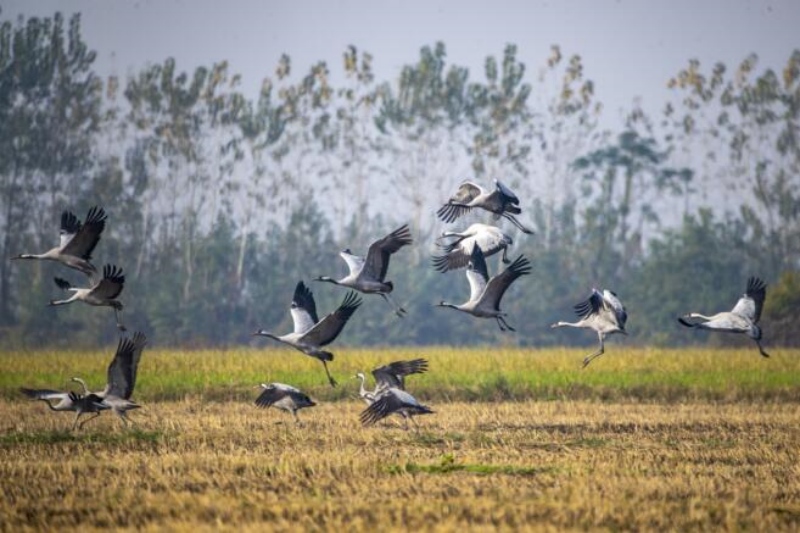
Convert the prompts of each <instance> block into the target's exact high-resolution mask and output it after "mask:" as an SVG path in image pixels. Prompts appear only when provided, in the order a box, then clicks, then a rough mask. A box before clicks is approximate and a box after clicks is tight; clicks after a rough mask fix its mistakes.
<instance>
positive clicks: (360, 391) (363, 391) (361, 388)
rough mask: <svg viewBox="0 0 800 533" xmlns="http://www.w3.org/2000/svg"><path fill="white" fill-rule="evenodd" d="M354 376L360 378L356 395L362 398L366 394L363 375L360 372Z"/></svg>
mask: <svg viewBox="0 0 800 533" xmlns="http://www.w3.org/2000/svg"><path fill="white" fill-rule="evenodd" d="M356 377H357V378H358V379H360V380H361V386H360V387H359V389H358V395H359V396H361V397H362V398H363V397H365V396H366V395H367V389H366V388H364V381H365V379H366V378H365V377H364V374H362V373H361V372H359V373H358V374H356Z"/></svg>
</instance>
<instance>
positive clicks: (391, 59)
mask: <svg viewBox="0 0 800 533" xmlns="http://www.w3.org/2000/svg"><path fill="white" fill-rule="evenodd" d="M56 10H61V12H62V13H64V14H71V13H73V12H81V13H82V15H83V34H84V38H85V39H86V41H87V42H88V44H89V45H90V46H91V47H92V48H94V49H95V50H96V51H97V52H98V60H97V63H96V68H97V71H98V72H99V73H100V74H103V75H105V74H118V75H123V76H124V75H126V74H128V73H132V72H135V71H137V70H138V69H139V68H140V67H141V66H143V65H145V64H146V63H148V62H160V61H163V60H164V59H165V58H166V57H169V56H173V57H175V58H176V60H177V61H178V67H179V68H180V69H181V70H190V69H193V68H194V67H196V66H198V65H201V64H202V65H210V64H211V63H213V62H216V61H220V60H223V59H225V60H228V61H229V63H230V69H231V72H238V73H240V74H242V75H243V78H244V89H245V90H246V91H247V92H248V93H251V94H252V95H255V94H256V90H257V88H258V87H259V86H260V82H261V79H262V78H263V77H264V76H266V75H271V74H272V72H273V70H274V67H275V65H276V63H277V60H278V58H279V57H280V55H281V54H282V53H287V54H288V55H289V56H290V57H291V58H292V61H293V68H294V72H295V73H305V72H306V71H307V69H308V67H309V66H310V65H311V64H312V63H314V62H316V61H318V60H325V61H327V62H328V65H329V67H330V68H331V70H332V71H334V72H340V71H341V57H342V53H343V52H344V50H345V48H346V47H347V46H348V45H350V44H354V45H356V46H357V47H358V48H359V49H360V50H365V51H368V52H370V53H372V54H373V56H374V58H375V61H374V67H375V70H376V74H377V76H378V79H380V80H386V79H391V78H393V77H394V76H395V75H396V74H397V73H398V72H399V70H400V67H401V66H402V65H404V64H406V63H411V62H413V61H414V60H415V59H416V58H417V57H418V51H419V49H420V47H422V46H424V45H426V44H433V43H434V42H436V41H437V40H441V41H443V42H444V43H445V44H446V46H447V51H448V58H449V61H451V62H453V63H456V64H459V65H464V66H468V67H470V70H471V71H472V73H473V76H476V77H478V76H480V77H481V78H482V73H481V72H480V69H481V68H482V65H483V60H484V59H485V57H486V56H487V55H490V54H492V55H496V56H500V55H501V54H502V51H503V48H504V47H505V45H506V43H515V44H517V45H518V47H519V59H520V60H521V61H522V62H524V63H526V64H527V66H528V67H529V69H532V70H531V74H534V73H535V72H536V69H538V68H539V67H540V66H541V65H543V64H544V62H545V59H546V57H547V56H548V54H549V49H550V45H551V44H559V45H560V46H561V47H562V51H563V53H564V54H565V55H571V54H573V53H578V54H580V55H581V56H583V58H584V67H585V74H586V76H587V77H588V78H590V79H592V80H594V81H595V83H596V93H597V96H598V98H599V100H600V101H601V102H603V103H604V104H605V105H606V109H607V110H608V111H609V112H611V113H612V114H613V115H614V116H616V115H617V114H618V110H619V109H620V108H627V107H629V105H630V104H631V102H632V101H633V99H634V98H636V97H640V98H642V101H643V104H644V106H645V107H646V109H648V110H653V111H656V110H659V109H660V108H661V105H662V103H663V100H664V97H665V95H666V94H667V93H666V89H665V84H666V80H667V79H668V78H669V77H670V75H672V74H674V73H675V72H677V71H678V70H679V69H680V68H681V67H683V66H685V65H686V64H687V62H688V60H689V59H690V58H698V59H700V60H701V62H703V64H706V65H710V64H711V63H712V62H715V61H717V60H722V61H723V62H725V63H726V64H727V65H729V66H734V65H736V64H738V62H739V61H740V60H742V59H744V57H745V56H746V55H747V54H749V53H751V52H756V53H757V54H758V55H759V57H760V59H761V61H760V67H766V66H770V67H773V68H777V69H780V68H781V67H782V66H783V65H784V64H785V62H786V60H787V59H788V57H789V54H790V52H791V50H793V49H794V48H800V30H799V29H798V28H800V1H798V0H770V1H755V0H679V1H669V2H667V1H658V2H656V1H644V0H642V1H632V0H563V1H557V0H548V1H543V0H527V1H525V0H519V1H515V0H494V1H491V2H487V1H464V0H462V1H453V2H444V1H438V2H437V1H425V2H414V1H401V0H390V1H375V0H372V1H370V0H325V1H303V0H288V1H284V0H277V1H272V0H252V1H241V0H226V1H213V0H138V1H111V0H6V1H5V2H4V3H3V7H2V15H1V16H2V18H3V19H15V18H16V17H17V15H18V14H20V13H22V14H25V15H26V16H31V15H48V16H49V15H52V14H53V13H54V12H55V11H56Z"/></svg>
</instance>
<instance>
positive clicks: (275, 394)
mask: <svg viewBox="0 0 800 533" xmlns="http://www.w3.org/2000/svg"><path fill="white" fill-rule="evenodd" d="M262 388H263V390H262V392H261V394H259V395H258V398H256V401H255V404H256V405H257V406H259V407H269V406H271V405H272V404H274V403H275V402H279V401H281V400H282V399H284V398H286V396H287V395H288V394H289V393H291V392H297V393H299V392H300V390H299V389H296V388H294V387H292V386H290V385H284V384H282V383H270V384H269V385H267V386H264V385H262Z"/></svg>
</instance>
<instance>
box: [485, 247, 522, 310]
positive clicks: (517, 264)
mask: <svg viewBox="0 0 800 533" xmlns="http://www.w3.org/2000/svg"><path fill="white" fill-rule="evenodd" d="M530 273H531V263H530V261H528V259H526V258H525V256H523V255H520V256H519V257H517V258H516V259H514V261H513V262H512V263H511V264H510V265H508V268H506V269H505V270H503V271H502V272H501V273H500V274H498V275H496V276H495V277H493V278H492V279H490V280H489V283H487V284H486V289H484V298H486V299H487V301H488V302H491V303H492V304H493V305H494V308H495V310H497V311H499V310H500V300H501V299H502V298H503V295H504V294H505V292H506V290H508V287H510V286H511V284H512V283H513V282H514V280H515V279H517V278H519V277H520V276H525V275H527V274H530Z"/></svg>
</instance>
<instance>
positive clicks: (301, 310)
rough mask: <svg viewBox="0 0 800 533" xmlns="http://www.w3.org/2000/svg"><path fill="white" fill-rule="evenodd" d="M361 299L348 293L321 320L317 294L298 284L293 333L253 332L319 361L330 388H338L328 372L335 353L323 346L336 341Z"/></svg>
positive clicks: (293, 304)
mask: <svg viewBox="0 0 800 533" xmlns="http://www.w3.org/2000/svg"><path fill="white" fill-rule="evenodd" d="M360 305H361V299H360V298H358V297H357V296H356V293H354V292H352V291H351V292H348V293H347V295H345V297H344V300H342V303H341V305H340V306H339V307H338V308H337V309H336V310H335V311H333V312H332V313H329V314H328V315H325V316H324V317H322V319H319V318H317V304H316V303H315V302H314V294H313V293H312V292H311V290H310V289H309V288H308V287H306V285H305V283H303V282H302V281H300V282H298V283H297V286H296V287H295V289H294V297H293V298H292V305H291V315H292V322H293V323H294V331H292V332H291V333H287V334H285V335H276V334H274V333H271V332H269V331H267V330H265V329H259V330H257V331H255V332H254V333H253V335H258V336H262V337H269V338H270V339H273V340H276V341H278V342H282V343H284V344H288V345H289V346H291V347H292V348H295V349H297V350H300V351H301V352H303V353H304V354H306V355H309V356H311V357H314V358H315V359H318V360H319V361H320V362H321V363H322V366H324V367H325V374H327V376H328V382H329V383H330V384H331V387H335V386H336V380H335V379H333V377H332V376H331V373H330V372H329V371H328V361H333V354H332V353H331V352H329V351H327V350H323V349H322V347H323V346H326V345H328V344H330V343H331V342H333V341H334V340H335V339H336V337H338V336H339V333H341V332H342V330H343V329H344V326H345V324H347V321H348V320H350V317H351V316H353V313H355V311H356V309H358V306H360Z"/></svg>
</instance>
